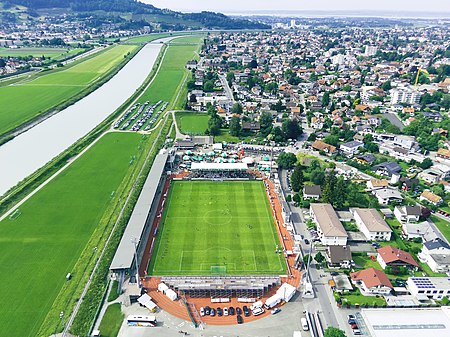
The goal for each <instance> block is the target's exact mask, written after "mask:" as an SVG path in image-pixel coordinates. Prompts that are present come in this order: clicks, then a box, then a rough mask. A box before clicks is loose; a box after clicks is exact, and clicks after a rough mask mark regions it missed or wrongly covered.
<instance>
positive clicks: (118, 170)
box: [0, 133, 147, 337]
mask: <svg viewBox="0 0 450 337" xmlns="http://www.w3.org/2000/svg"><path fill="white" fill-rule="evenodd" d="M144 137H147V136H144ZM144 137H143V136H142V135H138V134H132V133H126V134H125V133H109V134H107V135H105V136H104V137H103V138H102V139H100V140H99V141H98V143H96V144H95V145H94V146H93V147H92V148H90V149H89V150H88V151H87V152H86V153H85V154H84V155H83V156H82V157H80V158H79V159H77V160H76V161H74V162H73V163H72V164H71V165H70V166H69V167H68V168H67V169H66V170H64V171H63V172H62V173H61V174H60V175H58V176H57V177H56V178H55V179H54V180H53V181H51V182H50V183H49V184H48V185H46V186H45V187H43V188H42V189H41V190H40V191H39V192H37V193H36V194H35V195H34V196H32V197H31V198H30V199H29V200H27V201H26V202H25V203H24V204H23V205H22V206H20V207H19V209H18V211H16V212H14V213H13V214H12V215H11V216H9V217H8V218H6V219H5V220H3V221H2V222H0V230H1V233H2V235H1V238H0V242H1V244H0V282H1V283H2V284H3V286H2V287H1V288H0V299H1V300H2V305H1V306H0V326H1V327H2V328H1V329H0V336H1V337H10V336H23V337H27V336H30V337H31V336H36V335H37V332H38V330H39V328H40V326H41V324H42V322H43V320H44V318H45V317H46V316H47V314H48V312H49V310H50V308H51V307H52V305H53V303H54V301H55V298H56V296H57V295H58V294H59V292H60V290H61V289H62V287H63V286H64V287H67V286H69V287H71V286H70V285H69V284H72V285H73V286H75V287H76V285H77V284H78V282H79V281H80V278H81V277H82V273H81V270H83V269H81V268H85V265H86V264H87V263H88V261H84V262H82V263H81V264H82V265H84V267H83V266H82V267H81V268H79V269H77V268H75V267H74V266H75V264H76V263H77V261H78V260H79V259H80V256H81V254H82V252H83V250H84V249H85V247H87V244H88V241H89V240H93V242H92V244H93V245H94V246H96V245H97V241H99V240H101V237H102V233H103V231H104V227H102V226H105V225H104V222H105V221H101V219H102V217H103V215H104V213H105V212H106V210H107V209H108V207H111V205H113V204H114V203H115V202H116V200H115V199H117V197H116V193H115V192H116V191H117V190H118V189H119V186H121V185H122V182H123V181H124V178H125V177H126V176H127V175H128V174H129V173H130V172H131V170H132V169H133V168H134V165H133V163H135V161H136V157H138V156H139V155H140V153H141V152H142V149H141V147H142V142H144V141H146V139H147V138H144ZM94 231H95V233H96V235H95V236H93V233H94ZM91 249H92V247H91ZM92 251H94V250H92ZM83 256H88V257H89V258H90V257H91V256H92V253H88V254H85V253H84V252H83ZM69 272H70V273H72V275H73V277H72V279H71V280H70V281H66V278H65V277H66V275H67V273H69ZM68 282H70V283H68ZM61 300H62V299H61ZM63 301H68V299H67V298H65V299H64V300H63ZM72 301H73V299H72ZM61 304H62V303H58V305H61ZM63 307H64V306H63ZM25 318H26V319H25Z"/></svg>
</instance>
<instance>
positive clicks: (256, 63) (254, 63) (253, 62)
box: [249, 59, 258, 69]
mask: <svg viewBox="0 0 450 337" xmlns="http://www.w3.org/2000/svg"><path fill="white" fill-rule="evenodd" d="M249 66H250V68H252V69H256V68H258V62H257V61H256V60H255V59H253V60H251V62H250V64H249Z"/></svg>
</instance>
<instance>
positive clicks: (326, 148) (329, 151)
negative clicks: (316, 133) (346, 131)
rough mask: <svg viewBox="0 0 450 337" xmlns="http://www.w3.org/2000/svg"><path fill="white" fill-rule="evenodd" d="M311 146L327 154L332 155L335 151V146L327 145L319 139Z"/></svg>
mask: <svg viewBox="0 0 450 337" xmlns="http://www.w3.org/2000/svg"><path fill="white" fill-rule="evenodd" d="M311 146H312V148H313V149H314V150H317V151H323V152H325V153H326V154H328V155H332V154H334V153H335V152H336V146H333V145H329V144H327V143H324V142H323V141H321V140H315V141H314V143H313V144H312V145H311Z"/></svg>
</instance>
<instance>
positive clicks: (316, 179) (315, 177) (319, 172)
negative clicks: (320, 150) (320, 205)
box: [310, 168, 325, 185]
mask: <svg viewBox="0 0 450 337" xmlns="http://www.w3.org/2000/svg"><path fill="white" fill-rule="evenodd" d="M310 180H311V182H312V183H313V184H314V185H322V184H323V182H324V180H325V172H324V171H323V169H321V168H318V169H315V170H314V171H311V174H310Z"/></svg>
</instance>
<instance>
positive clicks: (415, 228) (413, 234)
mask: <svg viewBox="0 0 450 337" xmlns="http://www.w3.org/2000/svg"><path fill="white" fill-rule="evenodd" d="M434 228H435V227H434V226H433V224H432V223H431V222H430V221H422V222H403V223H402V232H403V237H405V238H406V239H408V240H413V239H422V242H425V241H430V240H434V239H436V238H437V237H438V234H437V233H436V232H435V230H434Z"/></svg>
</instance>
